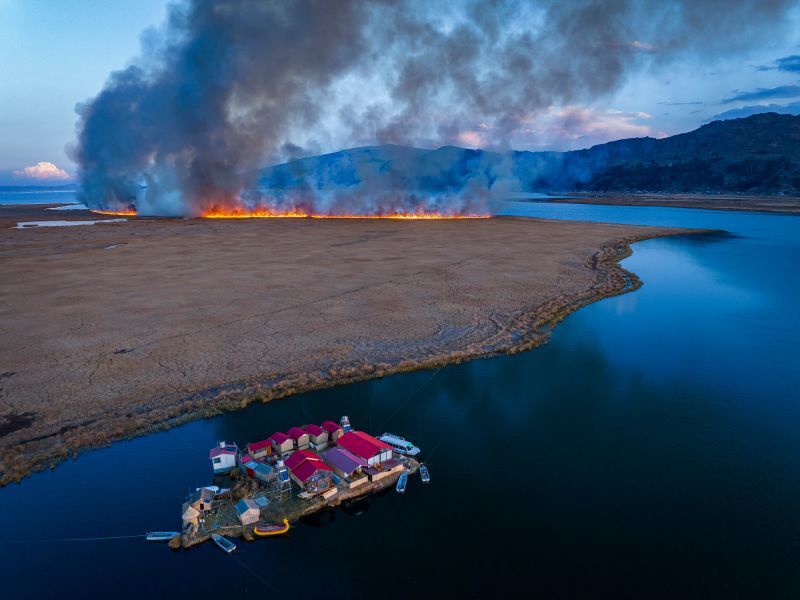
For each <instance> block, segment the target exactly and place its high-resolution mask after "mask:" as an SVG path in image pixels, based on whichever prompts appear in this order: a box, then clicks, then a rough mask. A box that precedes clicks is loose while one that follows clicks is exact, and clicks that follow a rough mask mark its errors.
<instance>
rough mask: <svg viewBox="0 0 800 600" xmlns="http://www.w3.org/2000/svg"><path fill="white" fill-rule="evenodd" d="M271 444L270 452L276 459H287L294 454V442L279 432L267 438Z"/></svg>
mask: <svg viewBox="0 0 800 600" xmlns="http://www.w3.org/2000/svg"><path fill="white" fill-rule="evenodd" d="M269 441H270V442H271V443H272V452H273V454H275V456H277V457H278V458H287V457H288V456H289V455H290V454H291V453H292V452H294V440H293V439H292V438H290V437H289V436H288V435H286V434H285V433H283V432H281V431H276V432H275V433H273V434H272V435H271V436H269Z"/></svg>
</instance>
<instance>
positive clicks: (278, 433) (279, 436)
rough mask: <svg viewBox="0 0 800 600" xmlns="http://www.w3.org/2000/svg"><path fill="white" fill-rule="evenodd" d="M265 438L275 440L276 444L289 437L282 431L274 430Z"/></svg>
mask: <svg viewBox="0 0 800 600" xmlns="http://www.w3.org/2000/svg"><path fill="white" fill-rule="evenodd" d="M267 439H268V440H269V441H271V442H275V443H276V444H282V443H283V442H285V441H286V440H288V439H289V436H288V435H286V434H285V433H283V432H282V431H276V432H275V433H273V434H272V435H271V436H269V437H268V438H267Z"/></svg>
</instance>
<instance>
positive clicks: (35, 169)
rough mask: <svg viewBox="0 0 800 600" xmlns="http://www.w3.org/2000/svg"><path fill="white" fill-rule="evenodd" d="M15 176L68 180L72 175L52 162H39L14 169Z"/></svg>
mask: <svg viewBox="0 0 800 600" xmlns="http://www.w3.org/2000/svg"><path fill="white" fill-rule="evenodd" d="M14 176H15V177H19V178H20V179H36V180H39V181H68V180H70V179H72V176H71V175H70V174H69V173H67V172H66V171H65V170H64V169H60V168H59V167H57V166H56V165H54V164H53V163H51V162H44V161H43V162H39V163H36V164H35V165H31V166H30V167H24V168H22V169H17V170H16V171H14Z"/></svg>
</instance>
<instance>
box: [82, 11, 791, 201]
mask: <svg viewBox="0 0 800 600" xmlns="http://www.w3.org/2000/svg"><path fill="white" fill-rule="evenodd" d="M791 4H792V2H789V1H781V0H770V1H767V2H764V1H756V0H753V1H746V0H725V1H723V0H708V1H698V0H694V1H691V0H686V1H677V2H670V3H667V2H658V1H652V2H648V1H646V0H643V1H635V0H611V1H600V0H594V1H590V0H583V1H580V0H578V1H574V2H556V1H549V0H546V1H543V2H539V3H531V2H522V1H502V0H497V1H485V0H478V1H463V2H455V3H452V4H449V5H447V6H446V7H445V6H443V5H440V4H439V3H434V7H433V8H432V7H431V6H430V3H425V2H416V1H413V0H411V1H405V2H401V1H391V0H358V1H356V0H337V1H336V2H328V1H324V0H318V1H314V0H297V1H292V2H290V1H274V2H273V1H264V2H256V1H251V0H215V1H211V0H192V1H189V2H184V3H179V4H175V5H174V6H172V7H171V9H170V12H169V17H168V22H167V23H166V24H165V25H164V26H163V28H162V29H160V30H158V31H150V32H146V34H145V36H144V37H143V50H142V55H141V56H140V57H139V58H138V59H136V61H135V62H134V63H132V64H131V65H130V66H129V67H127V68H126V69H124V70H121V71H118V72H115V73H113V74H112V75H111V77H110V78H109V80H108V82H107V84H106V86H105V87H104V89H103V90H102V91H101V92H100V94H99V95H98V96H97V97H95V98H94V99H92V100H90V101H88V102H86V103H85V104H83V105H81V106H79V107H78V112H79V115H80V121H79V140H78V144H77V145H76V148H75V149H74V156H75V158H76V160H77V162H78V164H79V165H80V175H81V195H82V198H81V199H82V200H83V201H84V202H86V203H87V204H88V205H89V206H90V207H94V208H100V209H106V210H124V209H130V208H132V207H135V208H136V210H137V211H138V212H139V213H140V214H157V215H190V216H192V215H203V214H208V213H209V212H213V211H215V210H216V211H218V212H219V211H223V212H224V211H252V210H260V211H273V212H293V211H295V212H296V211H301V212H303V213H309V214H310V213H330V214H388V213H415V214H418V213H425V212H443V213H445V214H461V213H473V212H486V210H489V205H488V204H487V201H488V198H489V197H490V195H491V194H493V193H497V192H498V190H504V191H511V190H514V189H515V187H516V186H518V178H517V174H516V173H515V171H514V168H513V165H512V162H511V161H504V160H503V159H499V160H497V159H495V158H491V157H490V158H487V157H481V156H480V155H477V156H476V157H472V158H470V160H471V163H470V164H471V165H472V167H471V168H472V170H471V171H468V172H464V173H461V174H460V177H458V178H453V179H450V180H448V181H449V183H448V184H446V185H444V186H441V185H439V186H438V187H437V185H432V184H431V176H430V173H427V172H420V166H419V165H420V161H409V163H408V164H409V167H408V168H409V171H408V172H406V173H405V174H404V177H403V178H402V181H398V182H397V185H396V186H391V189H386V188H385V187H383V186H381V187H377V186H370V183H369V178H368V177H361V178H359V179H358V180H357V181H350V182H345V183H344V184H343V183H342V182H336V183H333V180H335V177H334V178H331V181H328V182H324V181H323V182H320V181H318V180H312V178H311V177H310V176H307V174H303V173H299V174H298V173H294V174H293V177H292V185H291V186H285V185H284V186H280V185H277V186H276V185H274V182H272V181H271V182H268V183H269V185H268V186H266V187H265V186H264V185H263V184H264V182H262V181H260V180H259V177H260V175H259V168H260V167H262V166H264V165H265V164H269V162H277V161H279V160H280V159H282V158H283V159H285V158H292V157H295V156H297V155H302V154H304V153H310V152H311V150H313V149H314V148H315V147H318V146H319V145H320V144H322V145H326V146H328V147H331V146H336V147H344V146H350V145H353V144H357V143H369V142H379V143H412V144H413V143H416V144H419V143H424V144H425V145H438V144H452V143H459V142H460V143H462V144H463V143H464V140H468V139H471V138H470V137H469V136H470V134H474V132H475V131H476V130H479V131H481V132H484V136H483V137H484V138H487V139H488V144H489V145H490V146H492V147H493V148H497V149H506V148H507V145H508V142H507V140H509V139H510V138H511V137H512V136H513V133H514V132H515V131H517V130H519V129H520V128H522V127H524V126H525V123H526V122H529V120H530V119H531V118H532V117H534V116H536V115H537V114H539V113H541V112H542V111H546V110H548V109H550V108H551V107H554V106H564V105H568V104H571V103H581V102H592V101H595V100H597V99H598V98H602V97H603V96H605V95H607V94H609V93H611V92H613V91H615V90H617V89H618V88H619V87H620V85H621V84H622V83H624V81H625V80H626V79H627V77H628V76H629V75H631V74H632V73H634V72H636V71H637V70H641V69H645V68H662V67H664V66H668V65H670V64H672V63H675V62H676V61H681V60H685V59H687V58H689V57H691V56H693V55H700V54H701V55H702V56H703V57H704V58H705V59H706V60H707V59H708V58H709V57H710V56H714V55H719V56H730V55H731V54H732V53H735V52H740V51H747V50H748V49H750V48H752V47H755V46H758V45H760V44H763V43H764V42H765V41H766V40H768V39H774V38H775V36H778V35H780V34H781V33H782V31H781V27H785V26H787V25H784V23H788V21H786V20H784V19H783V18H782V17H783V16H784V14H785V13H786V12H787V11H788V9H789V8H790V6H791ZM309 132H314V135H310V134H309ZM298 144H299V145H298ZM301 146H304V147H305V148H307V150H304V149H303V147H301ZM496 156H506V155H499V154H492V157H496ZM423 164H424V163H423ZM435 168H436V165H435V164H434V165H425V167H424V168H423V169H422V171H424V170H426V169H427V170H428V171H430V170H431V169H433V170H435ZM433 179H434V180H436V181H441V177H439V178H438V179H437V178H436V177H434V178H433ZM321 190H322V191H321Z"/></svg>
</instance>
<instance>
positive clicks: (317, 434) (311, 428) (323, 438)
mask: <svg viewBox="0 0 800 600" xmlns="http://www.w3.org/2000/svg"><path fill="white" fill-rule="evenodd" d="M303 431H305V432H306V433H307V434H308V445H309V446H310V447H311V449H312V450H314V451H316V452H322V451H323V450H326V449H327V448H328V432H327V431H325V430H324V429H323V428H322V427H320V426H319V425H314V424H313V423H312V424H310V425H306V426H305V427H303Z"/></svg>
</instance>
